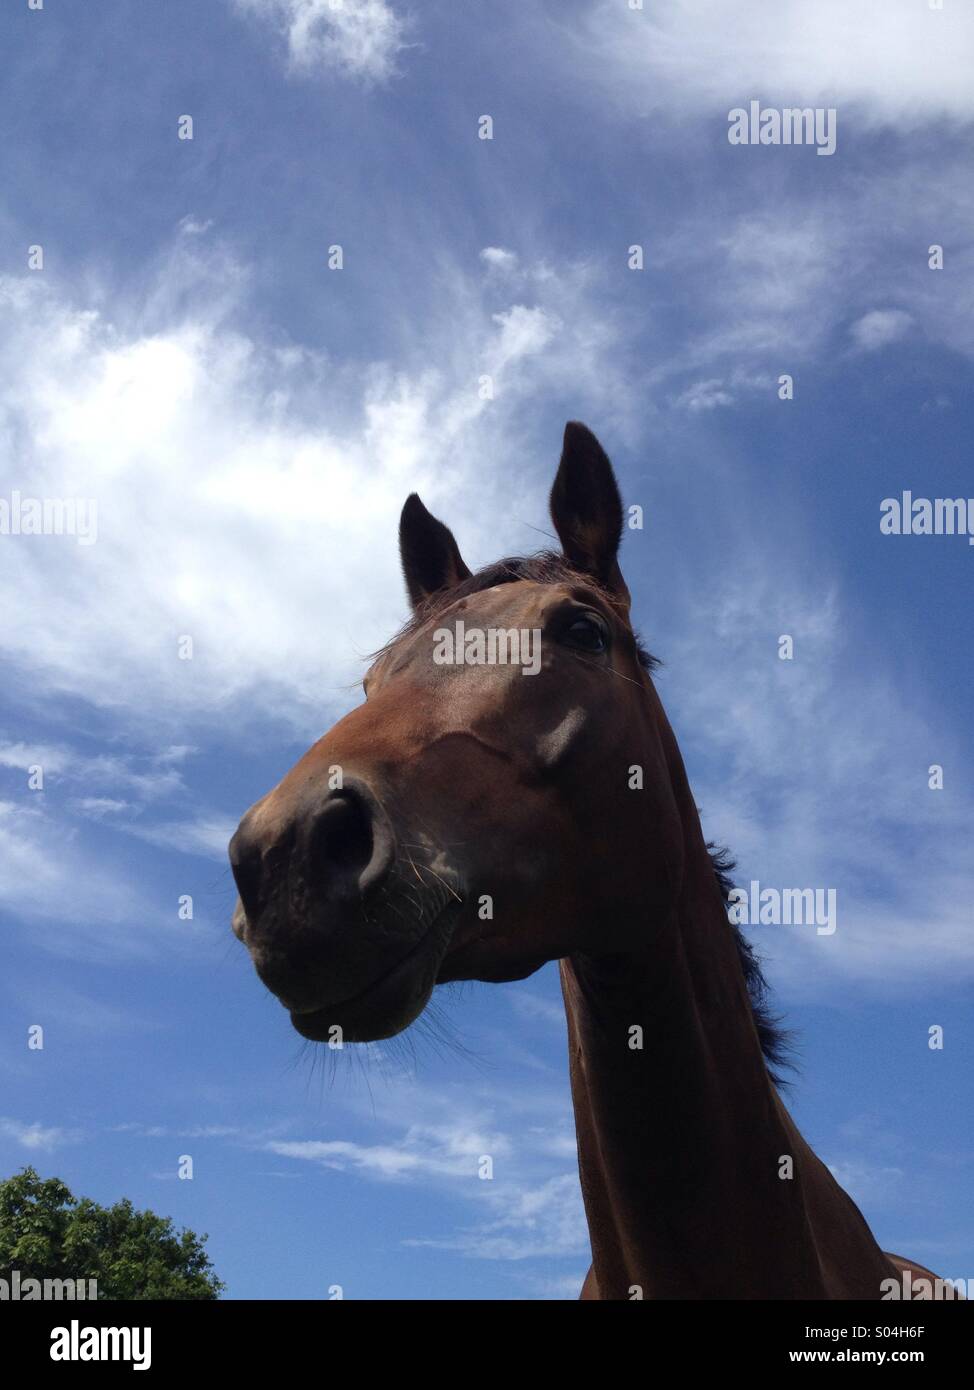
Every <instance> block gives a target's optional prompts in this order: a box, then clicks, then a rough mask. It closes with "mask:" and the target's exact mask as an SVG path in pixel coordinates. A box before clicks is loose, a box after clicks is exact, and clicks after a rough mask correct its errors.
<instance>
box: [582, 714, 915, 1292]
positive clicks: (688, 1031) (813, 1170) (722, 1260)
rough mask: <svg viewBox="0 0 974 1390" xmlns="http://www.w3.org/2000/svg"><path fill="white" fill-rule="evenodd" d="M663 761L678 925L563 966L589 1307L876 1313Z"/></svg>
mask: <svg viewBox="0 0 974 1390" xmlns="http://www.w3.org/2000/svg"><path fill="white" fill-rule="evenodd" d="M670 737H671V738H672V735H670ZM672 752H673V755H674V759H671V776H673V780H674V790H675V792H676V794H677V800H678V804H679V805H680V809H681V816H682V818H683V825H684V833H685V846H684V848H685V873H684V879H683V887H682V891H681V893H680V897H679V899H678V902H677V905H676V908H675V912H674V916H673V920H672V921H670V922H667V923H662V924H651V923H649V922H646V921H642V920H640V921H634V922H633V923H632V937H633V949H632V951H631V952H627V953H625V954H624V955H619V956H614V957H593V956H584V955H575V956H572V957H569V958H568V959H566V960H563V961H562V965H561V972H562V987H563V992H564V995H565V1004H566V1010H567V1015H568V1032H569V1049H570V1064H571V1078H572V1094H573V1101H574V1107H575V1122H576V1131H577V1135H578V1146H579V1169H580V1175H581V1185H582V1193H583V1198H584V1201H585V1206H586V1215H587V1218H588V1225H589V1233H590V1236H591V1240H592V1255H593V1271H594V1277H595V1281H596V1284H597V1287H598V1292H599V1296H600V1297H602V1298H622V1299H627V1298H632V1297H643V1298H659V1297H665V1298H680V1297H687V1298H708V1297H709V1298H721V1297H723V1298H779V1299H780V1298H833V1297H854V1298H879V1297H880V1282H881V1280H882V1279H883V1278H887V1277H889V1274H890V1267H889V1264H888V1263H887V1261H886V1260H885V1257H884V1256H883V1255H882V1252H881V1251H880V1250H879V1247H878V1246H877V1245H876V1242H875V1241H874V1239H873V1237H872V1235H871V1233H870V1231H869V1229H868V1227H867V1226H866V1223H865V1221H864V1220H863V1218H862V1216H861V1215H860V1213H859V1211H858V1210H857V1209H856V1207H855V1205H854V1204H853V1203H852V1201H851V1200H850V1199H849V1197H848V1196H847V1195H846V1194H845V1193H844V1192H843V1191H842V1189H841V1188H840V1187H839V1186H838V1184H837V1183H836V1182H835V1180H834V1179H833V1178H832V1176H831V1174H830V1173H829V1171H828V1169H827V1168H826V1167H825V1165H824V1164H822V1163H821V1161H820V1160H819V1159H818V1158H817V1157H816V1156H815V1154H814V1153H812V1151H811V1149H810V1148H809V1147H808V1145H807V1144H806V1143H805V1141H804V1140H803V1139H802V1137H801V1135H800V1134H799V1132H798V1130H797V1128H796V1126H795V1125H794V1123H793V1121H792V1120H791V1117H790V1116H789V1115H788V1113H787V1111H786V1110H785V1107H784V1106H783V1104H782V1103H781V1100H780V1098H779V1096H778V1094H777V1092H776V1090H775V1088H774V1086H773V1085H772V1083H771V1080H770V1078H769V1076H768V1073H767V1069H766V1066H765V1063H764V1058H763V1055H762V1052H761V1046H760V1042H759V1040H758V1036H757V1032H756V1029H755V1025H754V1020H753V1015H752V1012H751V1006H750V1001H749V998H748V992H747V986H746V984H745V981H744V975H743V971H742V969H741V965H740V960H739V957H738V952H737V946H736V942H735V941H734V937H733V933H732V930H731V928H730V926H729V923H728V921H727V915H726V910H725V908H724V905H723V902H722V899H721V895H720V891H719V888H718V886H717V883H716V879H715V875H714V870H713V866H712V863H711V860H710V856H709V854H708V852H707V848H706V845H705V843H704V839H703V834H702V831H701V829H700V824H699V819H698V817H697V812H696V807H695V805H694V803H693V800H692V798H691V796H690V794H689V788H688V786H687V784H686V777H685V773H683V769H682V761H681V760H680V759H679V753H678V751H677V750H676V745H675V742H674V743H673V749H672ZM637 1028H638V1029H641V1037H640V1035H639V1034H638V1033H636V1032H634V1031H633V1030H634V1029H637ZM639 1044H641V1045H639ZM788 1160H790V1162H791V1176H790V1177H789V1176H783V1174H787V1172H788V1171H789V1169H788Z"/></svg>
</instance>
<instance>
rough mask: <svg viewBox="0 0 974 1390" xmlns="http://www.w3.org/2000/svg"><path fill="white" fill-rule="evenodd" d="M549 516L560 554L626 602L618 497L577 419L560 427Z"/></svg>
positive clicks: (598, 450)
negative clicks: (561, 434)
mask: <svg viewBox="0 0 974 1390" xmlns="http://www.w3.org/2000/svg"><path fill="white" fill-rule="evenodd" d="M551 519H552V521H553V522H554V523H555V530H556V531H557V532H558V539H559V540H560V541H561V546H562V549H563V550H564V552H565V558H566V559H567V560H568V561H569V562H570V563H571V564H572V565H573V566H574V567H575V569H577V570H581V571H582V572H583V573H586V574H591V575H593V576H594V577H595V578H596V579H598V581H599V582H600V583H601V584H604V585H605V587H606V588H607V589H609V590H611V592H612V593H613V594H614V595H615V597H616V598H618V599H619V601H620V602H621V603H624V604H626V605H628V603H629V590H628V589H627V588H626V581H625V580H624V579H623V577H622V571H621V570H620V569H619V561H618V558H617V557H618V554H619V542H620V541H621V540H622V523H623V516H622V498H621V497H620V496H619V487H618V484H617V483H616V479H615V474H614V473H613V471H612V464H611V463H610V462H609V460H608V458H607V457H606V453H605V450H604V449H603V448H602V445H601V444H600V443H599V441H598V440H597V439H596V437H595V435H594V434H593V433H592V431H591V430H590V429H588V428H587V427H586V426H585V425H582V424H579V423H578V421H577V420H569V422H568V424H567V425H566V426H565V443H564V446H563V448H562V453H561V463H560V464H559V465H558V472H557V474H556V475H555V481H554V484H553V486H552V489H551Z"/></svg>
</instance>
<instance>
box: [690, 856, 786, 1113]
mask: <svg viewBox="0 0 974 1390" xmlns="http://www.w3.org/2000/svg"><path fill="white" fill-rule="evenodd" d="M707 849H708V850H709V852H710V862H711V864H713V866H714V873H715V874H716V876H717V886H718V887H719V888H720V895H721V897H722V898H723V900H724V906H725V907H726V906H727V903H728V901H729V899H730V895H731V890H732V889H733V887H734V880H733V879H732V877H731V875H732V874H733V872H734V870H735V868H736V867H737V865H736V863H735V861H734V859H733V858H732V857H731V854H730V852H729V850H727V849H726V848H724V847H723V846H719V845H715V844H712V843H710V844H708V845H707ZM728 926H729V927H730V929H731V931H732V932H733V933H734V940H735V944H736V946H737V954H738V958H739V959H740V962H741V969H742V970H743V971H744V983H745V984H746V985H747V993H748V997H749V998H750V1000H751V1014H752V1016H753V1018H754V1026H755V1028H756V1029H757V1032H758V1040H759V1041H760V1043H761V1051H762V1052H763V1053H764V1060H765V1061H766V1062H767V1064H768V1073H769V1075H770V1077H771V1080H772V1081H773V1082H774V1083H775V1085H777V1086H785V1085H787V1084H788V1082H787V1079H786V1078H785V1077H783V1076H782V1075H781V1069H782V1068H787V1069H790V1070H794V1067H795V1063H794V1061H793V1060H792V1050H793V1049H792V1035H791V1032H790V1031H789V1030H788V1029H787V1028H784V1027H783V1026H782V1022H781V1016H780V1014H776V1013H775V1012H774V1010H773V1009H772V1007H771V1004H770V1001H769V999H768V994H769V989H768V982H767V980H766V979H765V978H764V971H763V970H762V968H761V957H760V956H759V955H758V953H757V952H756V951H755V949H754V945H753V943H752V942H751V941H749V940H748V938H747V937H746V936H745V935H744V933H743V932H742V931H741V929H740V927H739V926H737V925H735V924H734V923H733V922H730V921H728Z"/></svg>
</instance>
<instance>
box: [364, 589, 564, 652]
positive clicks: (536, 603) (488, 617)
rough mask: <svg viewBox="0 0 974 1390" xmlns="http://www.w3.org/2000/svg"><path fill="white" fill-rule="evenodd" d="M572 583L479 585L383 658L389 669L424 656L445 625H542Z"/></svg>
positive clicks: (441, 611)
mask: <svg viewBox="0 0 974 1390" xmlns="http://www.w3.org/2000/svg"><path fill="white" fill-rule="evenodd" d="M572 589H573V586H572V585H570V584H541V583H539V582H537V581H536V580H527V579H517V580H510V581H507V582H505V583H503V584H494V585H492V586H491V587H490V588H489V589H478V590H477V592H476V593H473V594H466V595H464V597H463V598H458V599H455V600H454V601H453V602H452V603H449V602H448V603H446V604H444V606H443V608H442V609H441V610H440V612H438V613H437V614H435V615H434V617H432V618H430V619H429V621H428V622H426V623H424V624H423V626H422V627H421V628H419V630H418V631H416V632H413V633H407V634H406V635H405V636H404V637H402V638H400V640H399V641H398V642H396V643H394V645H393V646H391V647H390V648H389V650H388V652H387V654H386V656H385V658H383V661H384V663H387V665H386V669H387V670H390V671H394V670H396V669H398V668H401V667H403V666H404V665H406V664H408V663H409V662H410V661H411V660H412V659H413V658H414V657H417V656H422V655H423V654H424V653H425V652H427V651H428V650H429V649H431V648H432V644H433V642H434V640H435V636H434V634H435V633H437V632H438V631H440V630H441V629H443V628H451V629H452V628H453V627H454V626H455V624H457V623H461V622H462V623H463V625H464V628H465V629H466V630H467V631H470V630H471V629H474V628H493V627H496V628H511V627H517V628H534V627H538V626H540V624H541V622H542V620H543V617H544V614H545V612H546V611H547V610H548V609H549V608H550V607H551V605H552V604H553V603H558V602H560V601H561V600H562V599H565V598H567V597H568V596H569V595H570V594H571V593H572Z"/></svg>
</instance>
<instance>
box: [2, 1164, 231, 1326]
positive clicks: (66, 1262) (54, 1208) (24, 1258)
mask: <svg viewBox="0 0 974 1390" xmlns="http://www.w3.org/2000/svg"><path fill="white" fill-rule="evenodd" d="M205 1243H206V1236H205V1235H204V1236H197V1235H196V1233H195V1232H194V1231H188V1230H183V1231H176V1229H175V1228H174V1226H173V1223H172V1220H171V1218H169V1217H168V1216H157V1215H156V1214H155V1212H153V1211H136V1210H135V1208H134V1207H133V1205H132V1203H131V1202H130V1201H128V1200H127V1199H126V1200H124V1201H121V1202H116V1203H115V1205H114V1206H112V1207H100V1206H99V1205H98V1204H97V1202H92V1201H90V1200H89V1198H87V1197H82V1198H80V1199H79V1198H77V1197H75V1196H74V1195H73V1194H72V1192H71V1191H70V1189H69V1188H67V1187H66V1186H65V1185H64V1183H63V1182H61V1180H60V1179H59V1178H41V1177H39V1176H38V1174H37V1173H36V1172H35V1170H34V1169H33V1168H24V1169H23V1171H22V1172H20V1173H17V1174H16V1175H15V1176H14V1177H12V1178H7V1179H6V1180H5V1181H3V1182H0V1278H3V1279H7V1280H9V1279H10V1277H11V1272H12V1271H13V1270H15V1269H17V1270H19V1271H20V1277H21V1280H24V1279H27V1278H34V1279H97V1280H98V1297H99V1299H113V1298H115V1299H143V1298H145V1299H149V1298H172V1299H199V1298H203V1299H211V1298H219V1296H220V1293H221V1292H222V1290H223V1288H224V1287H225V1286H224V1284H223V1282H222V1280H220V1279H218V1278H217V1277H216V1275H215V1273H214V1272H213V1267H212V1265H211V1264H210V1259H209V1256H208V1255H207V1253H206V1251H205V1249H204V1248H203V1247H204V1245H205Z"/></svg>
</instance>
